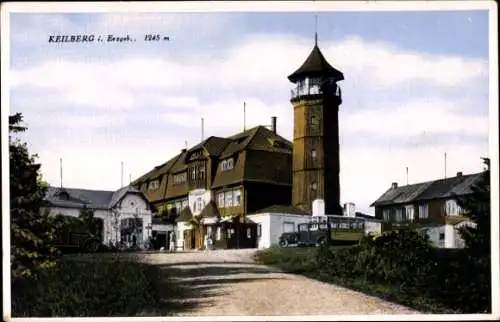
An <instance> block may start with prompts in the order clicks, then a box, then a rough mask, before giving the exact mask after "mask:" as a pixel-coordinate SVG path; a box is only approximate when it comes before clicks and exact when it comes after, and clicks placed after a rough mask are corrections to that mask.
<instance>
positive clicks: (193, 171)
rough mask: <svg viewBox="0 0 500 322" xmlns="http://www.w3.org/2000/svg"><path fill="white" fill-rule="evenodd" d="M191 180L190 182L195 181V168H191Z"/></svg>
mask: <svg viewBox="0 0 500 322" xmlns="http://www.w3.org/2000/svg"><path fill="white" fill-rule="evenodd" d="M191 179H192V180H196V168H193V169H192V170H191Z"/></svg>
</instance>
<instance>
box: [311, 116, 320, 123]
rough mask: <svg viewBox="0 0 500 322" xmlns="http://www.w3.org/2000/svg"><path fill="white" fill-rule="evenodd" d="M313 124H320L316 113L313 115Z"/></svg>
mask: <svg viewBox="0 0 500 322" xmlns="http://www.w3.org/2000/svg"><path fill="white" fill-rule="evenodd" d="M311 125H312V126H318V125H319V119H318V117H317V116H316V115H313V116H311Z"/></svg>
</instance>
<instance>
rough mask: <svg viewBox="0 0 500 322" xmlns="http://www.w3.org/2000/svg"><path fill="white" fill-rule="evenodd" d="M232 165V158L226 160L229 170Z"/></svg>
mask: <svg viewBox="0 0 500 322" xmlns="http://www.w3.org/2000/svg"><path fill="white" fill-rule="evenodd" d="M233 167H234V163H233V159H229V160H227V169H228V170H231V169H233Z"/></svg>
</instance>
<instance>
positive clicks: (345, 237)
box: [279, 216, 365, 247]
mask: <svg viewBox="0 0 500 322" xmlns="http://www.w3.org/2000/svg"><path fill="white" fill-rule="evenodd" d="M364 233H365V232H364V219H362V218H348V217H343V216H321V217H320V218H312V219H311V221H310V222H308V223H303V224H299V225H298V231H296V232H286V233H283V234H282V235H281V236H280V238H279V246H280V247H289V246H319V245H323V244H332V243H335V244H352V243H357V242H358V241H359V240H360V239H361V237H362V236H363V235H364Z"/></svg>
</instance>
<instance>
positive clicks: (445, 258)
mask: <svg viewBox="0 0 500 322" xmlns="http://www.w3.org/2000/svg"><path fill="white" fill-rule="evenodd" d="M432 261H433V263H434V270H433V273H432V274H428V275H427V276H426V279H425V282H426V283H425V285H423V286H422V288H421V291H422V293H425V294H426V296H428V297H429V298H433V299H435V300H436V301H439V302H440V303H442V304H443V305H446V306H447V307H450V308H454V309H459V310H460V311H461V312H463V313H488V312H491V265H490V260H489V258H485V257H481V258H476V257H472V256H469V254H468V252H467V250H465V249H436V250H434V251H433V260H432Z"/></svg>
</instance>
